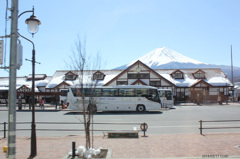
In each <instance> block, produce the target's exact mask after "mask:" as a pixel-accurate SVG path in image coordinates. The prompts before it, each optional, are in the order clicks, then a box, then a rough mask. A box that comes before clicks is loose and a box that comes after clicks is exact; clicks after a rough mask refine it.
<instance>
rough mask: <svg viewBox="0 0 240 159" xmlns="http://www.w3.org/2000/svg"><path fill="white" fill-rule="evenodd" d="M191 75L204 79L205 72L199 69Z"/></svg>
mask: <svg viewBox="0 0 240 159" xmlns="http://www.w3.org/2000/svg"><path fill="white" fill-rule="evenodd" d="M193 76H194V77H195V78H196V79H204V78H205V72H203V71H200V70H199V71H197V72H195V73H193Z"/></svg>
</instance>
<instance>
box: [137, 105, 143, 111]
mask: <svg viewBox="0 0 240 159" xmlns="http://www.w3.org/2000/svg"><path fill="white" fill-rule="evenodd" d="M137 111H138V112H144V111H145V106H144V105H138V106H137Z"/></svg>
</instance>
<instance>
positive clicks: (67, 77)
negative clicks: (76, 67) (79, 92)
mask: <svg viewBox="0 0 240 159" xmlns="http://www.w3.org/2000/svg"><path fill="white" fill-rule="evenodd" d="M65 79H66V80H73V79H74V76H73V75H71V74H70V75H66V77H65Z"/></svg>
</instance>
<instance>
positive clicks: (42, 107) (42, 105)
mask: <svg viewBox="0 0 240 159" xmlns="http://www.w3.org/2000/svg"><path fill="white" fill-rule="evenodd" d="M41 109H43V110H44V98H42V104H41Z"/></svg>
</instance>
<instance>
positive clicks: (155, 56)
mask: <svg viewBox="0 0 240 159" xmlns="http://www.w3.org/2000/svg"><path fill="white" fill-rule="evenodd" d="M137 60H140V61H141V62H143V63H145V64H146V65H147V66H149V67H156V66H160V65H163V64H167V63H171V62H178V63H192V64H197V65H198V64H206V63H203V62H200V61H197V60H194V59H191V58H189V57H186V56H184V55H182V54H180V53H178V52H176V51H174V50H171V49H169V48H167V47H162V48H157V49H155V50H153V51H151V52H149V53H147V54H146V55H144V56H142V57H140V58H139V59H137ZM137 60H134V61H132V62H130V63H129V64H128V65H127V67H128V66H130V65H132V64H133V63H134V62H136V61H137Z"/></svg>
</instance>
